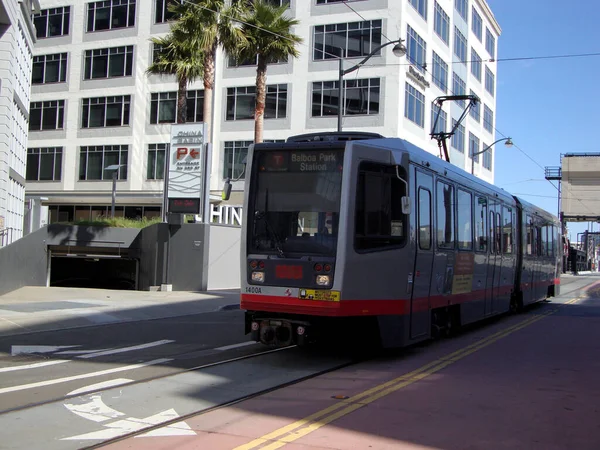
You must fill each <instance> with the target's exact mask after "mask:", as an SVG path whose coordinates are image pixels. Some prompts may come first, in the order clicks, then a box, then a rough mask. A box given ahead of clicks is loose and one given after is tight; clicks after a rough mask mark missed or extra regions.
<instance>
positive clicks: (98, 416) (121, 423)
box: [61, 378, 196, 441]
mask: <svg viewBox="0 0 600 450" xmlns="http://www.w3.org/2000/svg"><path fill="white" fill-rule="evenodd" d="M130 381H132V380H129V379H127V378H117V379H115V380H109V381H103V382H102V383H96V384H92V385H89V386H85V387H83V388H80V389H76V390H74V391H71V392H69V393H68V394H67V395H77V394H78V393H80V392H89V391H92V390H95V389H104V388H108V387H114V386H118V385H121V384H125V383H129V382H130ZM81 400H84V403H81V404H76V403H65V406H66V407H67V409H68V410H69V411H71V412H73V413H75V414H77V415H78V416H79V417H83V418H84V419H88V420H92V421H94V422H98V423H102V422H106V421H107V420H110V419H116V418H117V417H122V416H124V415H125V414H123V413H122V412H120V411H117V410H115V409H113V408H111V407H110V406H108V405H106V404H105V403H104V401H102V396H101V395H100V394H96V393H92V394H90V395H87V396H84V397H82V398H81ZM178 417H179V414H177V412H176V411H175V410H174V409H172V408H171V409H168V410H166V411H163V412H160V413H158V414H155V415H153V416H150V417H146V418H143V419H137V418H135V417H128V418H127V419H121V420H116V421H114V422H110V423H103V425H104V426H105V427H107V428H105V429H103V430H100V431H93V432H91V433H85V434H80V435H77V436H71V437H67V438H62V439H61V440H63V441H69V440H98V439H100V440H106V439H111V438H115V437H118V436H122V435H123V434H127V433H132V432H135V431H140V430H143V429H144V428H147V427H150V426H153V425H160V424H161V423H164V422H167V421H169V420H173V419H176V418H178ZM191 435H193V436H195V435H196V432H194V431H193V430H192V429H191V428H190V426H189V425H188V424H187V423H185V422H183V421H182V422H177V423H174V424H172V425H168V426H166V427H162V428H159V429H157V430H152V431H149V432H147V433H144V434H141V435H139V436H136V437H155V436H191Z"/></svg>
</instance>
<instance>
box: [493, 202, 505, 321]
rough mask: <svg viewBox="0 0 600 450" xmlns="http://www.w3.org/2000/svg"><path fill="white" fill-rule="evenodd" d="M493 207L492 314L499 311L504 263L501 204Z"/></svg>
mask: <svg viewBox="0 0 600 450" xmlns="http://www.w3.org/2000/svg"><path fill="white" fill-rule="evenodd" d="M495 209H496V222H495V223H494V225H495V226H496V230H495V233H494V237H495V238H496V242H495V244H494V247H495V248H496V262H495V264H494V295H493V301H492V313H494V314H495V313H498V312H500V306H501V303H502V302H501V299H502V277H503V276H504V274H503V273H502V272H503V265H504V258H503V255H502V205H501V204H499V203H497V204H496V205H495Z"/></svg>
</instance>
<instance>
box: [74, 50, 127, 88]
mask: <svg viewBox="0 0 600 450" xmlns="http://www.w3.org/2000/svg"><path fill="white" fill-rule="evenodd" d="M132 67H133V45H128V46H126V47H111V48H99V49H95V50H86V51H85V69H84V75H83V79H84V80H93V79H96V78H113V77H128V76H131V72H132Z"/></svg>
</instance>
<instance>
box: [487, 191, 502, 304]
mask: <svg viewBox="0 0 600 450" xmlns="http://www.w3.org/2000/svg"><path fill="white" fill-rule="evenodd" d="M496 206H497V205H496V204H495V203H494V202H492V201H490V204H489V205H488V214H489V219H488V229H489V232H488V237H489V249H490V252H489V256H488V264H487V276H486V283H485V316H489V315H491V314H492V313H493V312H494V296H495V294H496V286H497V283H496V280H497V279H498V278H499V276H498V275H499V274H498V272H499V268H498V267H497V264H499V263H500V255H499V254H498V251H497V249H498V246H497V243H498V239H497V237H496V233H497V228H496V222H497V218H496Z"/></svg>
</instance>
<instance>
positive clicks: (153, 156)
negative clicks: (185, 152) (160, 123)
mask: <svg viewBox="0 0 600 450" xmlns="http://www.w3.org/2000/svg"><path fill="white" fill-rule="evenodd" d="M168 151H169V144H149V145H148V168H147V171H146V178H147V179H148V180H163V179H164V178H165V155H166V154H167V152H168Z"/></svg>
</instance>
